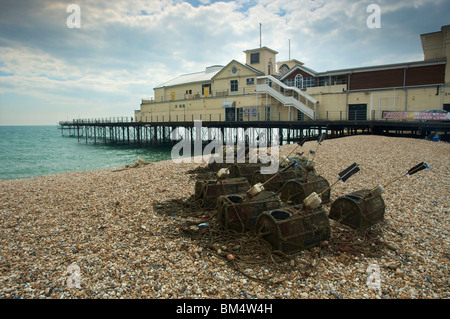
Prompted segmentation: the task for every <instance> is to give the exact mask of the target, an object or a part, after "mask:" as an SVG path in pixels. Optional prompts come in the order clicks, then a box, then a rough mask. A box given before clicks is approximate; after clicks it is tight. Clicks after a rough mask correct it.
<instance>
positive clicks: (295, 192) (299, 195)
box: [280, 175, 330, 204]
mask: <svg viewBox="0 0 450 319" xmlns="http://www.w3.org/2000/svg"><path fill="white" fill-rule="evenodd" d="M329 187H330V184H329V183H328V181H327V180H326V179H325V178H324V177H322V176H317V175H311V176H308V178H307V179H303V178H297V179H292V180H289V181H287V182H286V183H285V184H284V185H283V188H282V189H281V190H280V198H281V200H282V201H283V202H286V203H291V204H302V203H303V200H304V199H305V198H306V197H308V196H309V195H310V194H312V193H313V192H316V193H317V194H320V193H321V192H323V191H325V190H326V189H327V188H329ZM328 202H330V189H328V190H327V191H326V192H324V193H323V194H322V203H324V204H326V203H328Z"/></svg>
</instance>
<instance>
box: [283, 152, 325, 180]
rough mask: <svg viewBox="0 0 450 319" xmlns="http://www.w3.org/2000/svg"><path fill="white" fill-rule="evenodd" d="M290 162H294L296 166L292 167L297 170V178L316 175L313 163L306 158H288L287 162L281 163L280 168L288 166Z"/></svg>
mask: <svg viewBox="0 0 450 319" xmlns="http://www.w3.org/2000/svg"><path fill="white" fill-rule="evenodd" d="M292 161H295V162H296V163H297V164H298V165H294V166H293V167H294V168H295V170H297V173H298V174H299V176H303V175H306V174H308V175H309V174H312V175H317V172H316V168H315V163H314V162H313V161H311V160H309V159H307V158H306V157H304V156H302V157H289V158H288V161H286V162H284V163H282V165H280V167H281V168H283V167H286V166H288V165H289V164H290V163H291V162H292Z"/></svg>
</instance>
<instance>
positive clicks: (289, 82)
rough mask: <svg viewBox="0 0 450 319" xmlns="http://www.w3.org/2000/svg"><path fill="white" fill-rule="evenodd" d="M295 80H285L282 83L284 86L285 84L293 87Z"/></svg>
mask: <svg viewBox="0 0 450 319" xmlns="http://www.w3.org/2000/svg"><path fill="white" fill-rule="evenodd" d="M294 82H295V80H294V79H287V80H285V81H284V84H286V85H287V86H295V83H294Z"/></svg>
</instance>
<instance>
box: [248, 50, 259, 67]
mask: <svg viewBox="0 0 450 319" xmlns="http://www.w3.org/2000/svg"><path fill="white" fill-rule="evenodd" d="M257 63H259V52H257V53H252V54H250V64H257Z"/></svg>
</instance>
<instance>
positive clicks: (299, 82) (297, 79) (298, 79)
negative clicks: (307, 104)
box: [295, 74, 303, 89]
mask: <svg viewBox="0 0 450 319" xmlns="http://www.w3.org/2000/svg"><path fill="white" fill-rule="evenodd" d="M295 87H298V88H299V89H302V88H303V75H301V74H297V75H296V76H295Z"/></svg>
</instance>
